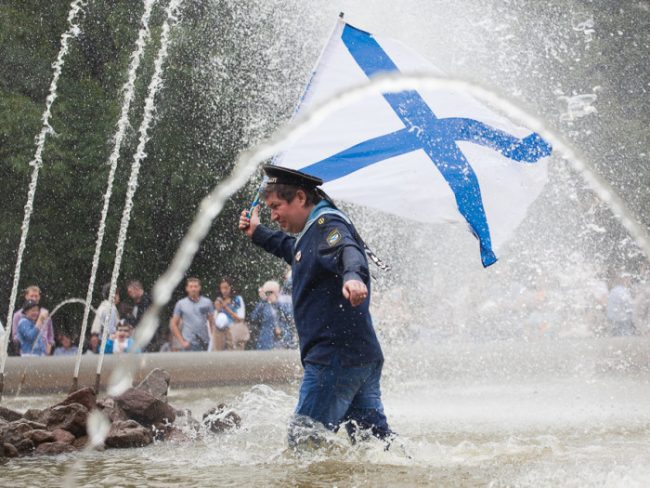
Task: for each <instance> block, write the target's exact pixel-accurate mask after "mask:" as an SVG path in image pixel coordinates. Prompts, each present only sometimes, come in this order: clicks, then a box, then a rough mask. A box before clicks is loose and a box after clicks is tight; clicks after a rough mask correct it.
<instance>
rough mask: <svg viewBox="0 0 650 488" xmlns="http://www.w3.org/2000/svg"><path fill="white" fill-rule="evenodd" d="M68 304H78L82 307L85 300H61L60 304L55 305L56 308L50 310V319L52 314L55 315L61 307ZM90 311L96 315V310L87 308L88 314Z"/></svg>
mask: <svg viewBox="0 0 650 488" xmlns="http://www.w3.org/2000/svg"><path fill="white" fill-rule="evenodd" d="M70 303H80V304H82V305H86V300H84V299H83V298H68V299H67V300H63V301H62V302H61V303H59V304H57V306H56V307H54V309H52V312H50V318H52V317H54V314H56V313H57V312H58V311H59V309H60V308H61V307H63V306H65V305H68V304H70ZM91 310H92V312H93V313H97V309H96V308H95V307H93V306H92V305H91V306H89V307H88V311H89V312H90V311H91Z"/></svg>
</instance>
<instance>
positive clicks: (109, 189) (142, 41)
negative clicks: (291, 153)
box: [71, 0, 157, 391]
mask: <svg viewBox="0 0 650 488" xmlns="http://www.w3.org/2000/svg"><path fill="white" fill-rule="evenodd" d="M156 1H157V0H145V1H144V12H143V13H142V18H141V19H140V32H139V33H138V39H137V41H136V43H135V45H136V47H135V50H134V51H133V53H132V54H131V61H130V63H129V71H128V76H127V81H126V83H125V84H124V86H123V87H122V93H123V102H122V109H121V112H120V118H119V120H118V122H117V130H116V132H115V135H114V137H113V150H112V152H111V155H110V157H109V158H108V161H109V164H110V170H109V173H108V179H107V181H106V191H105V193H104V204H103V207H102V212H101V217H100V221H99V228H98V230H97V240H96V243H95V254H94V256H93V261H92V269H91V271H90V281H89V282H88V292H87V294H86V301H85V307H84V314H83V319H82V322H81V332H80V334H79V349H78V351H77V360H76V362H75V367H74V375H73V378H72V387H71V390H72V391H74V390H76V389H77V387H78V386H79V368H80V365H81V354H82V353H81V350H82V349H83V348H82V346H83V341H84V338H85V337H86V330H87V328H88V315H89V312H90V308H91V307H90V303H91V301H92V298H93V291H94V288H95V280H96V278H97V269H98V267H99V257H100V255H101V252H102V244H103V241H104V232H105V230H106V217H107V215H108V208H109V206H110V202H111V196H112V193H113V182H114V180H115V172H116V170H117V162H118V160H119V157H120V149H121V148H122V142H123V141H124V137H125V135H126V131H127V128H128V126H129V110H130V108H131V102H132V101H133V97H134V94H135V80H136V77H137V72H138V68H139V67H140V62H141V61H142V56H143V54H144V49H145V46H146V44H147V41H148V40H149V38H150V31H149V19H150V17H151V10H152V8H153V6H154V5H155V3H156ZM104 326H105V324H104Z"/></svg>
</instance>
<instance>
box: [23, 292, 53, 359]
mask: <svg viewBox="0 0 650 488" xmlns="http://www.w3.org/2000/svg"><path fill="white" fill-rule="evenodd" d="M22 310H23V318H22V319H20V322H18V334H17V336H18V341H19V343H20V355H21V356H45V355H46V350H47V343H46V341H45V337H44V335H43V327H44V326H45V321H46V320H47V317H48V314H47V312H46V311H43V313H41V307H40V306H39V304H38V303H37V302H35V301H32V300H27V301H26V302H25V304H24V305H23V309H22Z"/></svg>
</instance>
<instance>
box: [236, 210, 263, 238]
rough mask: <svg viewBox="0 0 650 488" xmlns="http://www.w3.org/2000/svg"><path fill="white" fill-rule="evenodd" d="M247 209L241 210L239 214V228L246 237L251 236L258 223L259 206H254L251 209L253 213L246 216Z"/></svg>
mask: <svg viewBox="0 0 650 488" xmlns="http://www.w3.org/2000/svg"><path fill="white" fill-rule="evenodd" d="M248 212H249V210H242V213H241V215H240V216H239V230H241V231H242V232H243V233H244V234H246V235H247V236H248V237H253V232H255V229H257V226H258V225H260V207H259V206H256V207H255V208H254V209H253V214H252V215H251V216H250V217H249V216H248Z"/></svg>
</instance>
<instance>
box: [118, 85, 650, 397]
mask: <svg viewBox="0 0 650 488" xmlns="http://www.w3.org/2000/svg"><path fill="white" fill-rule="evenodd" d="M414 89H415V90H453V91H458V92H462V93H466V94H469V95H471V96H474V97H476V98H478V99H479V100H481V101H484V102H486V103H489V104H490V105H492V106H494V107H497V108H498V109H500V110H502V111H503V112H504V113H505V114H506V115H508V116H509V117H511V118H512V119H515V120H519V121H521V122H522V123H524V124H525V125H526V126H527V127H528V128H529V129H531V130H533V131H535V132H537V133H539V134H540V135H541V136H542V137H544V138H545V139H546V140H547V141H549V142H550V143H551V144H552V146H553V147H554V148H555V151H557V152H558V153H559V154H561V155H562V156H563V157H564V158H565V159H566V160H567V161H569V162H570V164H571V165H572V167H573V168H574V170H575V171H576V172H578V174H579V175H580V176H581V177H582V178H583V179H584V181H585V182H586V183H587V184H589V185H590V187H591V188H592V189H593V191H594V192H595V193H596V194H597V195H598V197H599V198H600V199H601V200H602V201H603V202H604V203H605V204H606V205H607V206H608V207H609V208H610V210H611V211H612V213H613V214H614V215H615V216H616V217H617V218H618V219H619V221H620V222H621V224H622V225H623V227H625V229H626V230H627V231H628V232H629V233H630V235H631V236H632V237H633V238H634V240H635V241H636V243H637V244H638V246H639V248H640V249H641V250H642V251H643V252H644V253H645V255H646V256H647V257H648V258H650V237H649V236H648V233H647V231H646V230H645V229H644V227H643V226H642V225H640V224H639V223H638V221H637V219H636V218H635V216H634V215H633V213H632V212H631V211H630V210H629V209H628V208H627V206H626V205H625V203H624V202H623V201H622V200H621V198H620V197H619V196H618V195H617V194H616V192H615V191H614V190H613V189H612V187H611V186H610V185H609V183H607V181H605V180H604V179H603V178H601V177H600V176H599V175H597V174H596V173H595V172H594V171H593V169H591V167H590V165H588V163H586V162H585V161H584V160H583V159H582V158H581V157H580V156H579V155H578V153H577V151H575V150H574V149H573V148H572V147H571V145H570V144H569V143H567V142H566V141H565V140H564V139H563V138H562V137H561V136H559V135H557V134H556V133H555V132H553V131H551V130H550V129H548V128H547V127H545V126H544V124H543V123H542V122H541V121H540V120H538V119H537V118H535V117H532V116H530V115H528V114H527V113H526V112H525V111H523V110H522V109H521V108H519V107H518V106H517V105H516V104H514V103H512V102H511V101H509V100H507V99H505V98H503V97H501V96H499V95H497V94H495V93H494V92H491V91H489V90H487V89H485V88H482V87H480V86H478V85H475V84H473V83H469V82H466V81H462V80H453V79H448V78H442V77H439V76H433V75H424V74H423V75H403V74H386V75H381V76H376V77H374V78H373V79H372V80H370V81H368V82H366V83H364V84H362V85H360V86H358V87H355V88H351V89H349V90H346V91H344V92H342V93H340V94H338V95H336V96H334V97H332V98H331V99H330V100H329V101H327V102H325V103H323V104H322V105H320V106H319V107H317V108H315V109H314V110H312V111H311V112H310V113H307V114H304V115H303V116H301V117H299V118H297V119H296V120H295V121H294V122H291V123H290V124H288V125H287V126H286V127H284V128H282V129H281V130H279V131H278V132H276V134H275V135H274V136H273V137H271V139H269V141H267V142H266V143H263V144H261V145H259V146H258V147H257V148H254V149H251V150H248V151H245V152H243V153H242V154H241V155H240V157H239V159H238V161H237V164H236V165H235V169H234V170H233V172H232V173H231V175H230V176H229V177H228V178H227V179H226V180H224V181H223V182H222V183H220V184H219V185H217V186H216V187H215V188H214V189H213V190H212V191H211V192H210V193H209V194H208V195H207V196H206V197H205V198H204V199H203V201H202V202H201V205H200V207H199V211H198V213H197V215H196V216H195V218H194V221H193V222H192V225H191V226H190V229H189V231H188V232H187V234H186V235H185V236H184V237H183V240H182V241H181V244H180V246H179V248H178V251H177V252H176V255H175V256H174V259H173V261H172V263H171V264H170V266H169V268H168V269H167V271H166V272H165V273H164V274H163V275H162V276H161V277H160V278H159V279H158V280H157V281H156V283H155V285H154V288H153V303H152V305H151V306H150V308H149V309H148V310H147V312H146V313H145V315H144V317H143V319H142V322H141V324H140V326H139V328H138V330H136V333H135V337H134V343H135V348H136V349H137V348H142V347H144V346H145V345H146V344H148V342H149V341H150V340H151V338H152V337H153V334H154V333H155V331H156V328H157V327H158V319H157V316H158V314H159V312H160V310H161V308H162V307H163V306H164V305H166V304H167V302H168V301H169V299H170V298H171V294H172V291H173V290H174V288H175V287H176V286H178V284H179V283H180V281H181V280H182V278H183V275H184V273H185V271H186V270H187V269H188V268H189V266H190V264H191V262H192V259H193V258H194V255H195V254H196V252H197V251H198V249H199V245H200V243H201V242H202V241H203V239H204V238H205V236H206V235H207V233H208V232H209V230H210V226H211V225H212V222H213V220H214V219H215V218H216V216H217V215H218V214H219V213H220V212H221V210H222V209H223V206H224V204H225V202H226V200H227V199H228V198H229V197H230V196H231V195H233V194H234V193H235V192H236V191H237V190H238V189H240V188H241V187H242V186H243V185H245V184H246V183H247V181H248V179H249V178H250V176H251V175H252V174H253V172H254V171H255V169H256V168H257V166H258V165H259V163H261V162H262V161H264V160H266V159H269V158H271V157H272V156H273V155H274V154H276V153H277V152H279V151H281V150H283V149H285V148H286V147H288V146H289V145H290V144H291V143H293V142H294V141H295V140H297V139H298V138H299V137H301V136H302V135H303V134H304V133H305V132H307V131H308V130H310V129H312V128H313V127H315V126H316V125H318V124H319V123H320V122H321V121H322V120H323V119H325V118H326V117H327V116H328V115H330V114H332V113H333V112H335V111H337V110H340V109H342V108H344V107H346V106H348V105H350V104H352V103H353V102H355V101H357V100H359V99H360V98H362V97H365V96H367V95H370V94H381V93H387V92H399V91H402V90H414ZM129 358H130V359H128V360H126V361H124V362H122V363H121V364H120V366H119V367H118V368H116V370H115V371H114V372H113V375H112V377H111V381H110V385H109V393H110V394H111V395H119V394H120V393H122V392H123V391H124V390H125V389H126V388H127V387H128V386H126V385H128V384H129V380H130V379H131V378H132V377H133V374H134V371H133V370H134V367H135V362H134V359H133V355H130V356H129Z"/></svg>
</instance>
